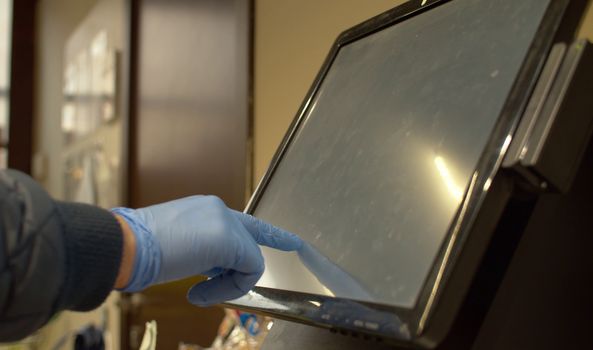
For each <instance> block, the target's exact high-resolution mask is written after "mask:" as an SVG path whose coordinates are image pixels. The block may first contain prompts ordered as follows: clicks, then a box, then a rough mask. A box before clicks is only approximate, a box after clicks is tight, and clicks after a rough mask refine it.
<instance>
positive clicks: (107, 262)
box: [57, 202, 123, 311]
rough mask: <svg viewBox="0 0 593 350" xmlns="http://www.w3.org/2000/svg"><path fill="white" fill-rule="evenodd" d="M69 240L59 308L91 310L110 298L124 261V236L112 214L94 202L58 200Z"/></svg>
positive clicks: (67, 241)
mask: <svg viewBox="0 0 593 350" xmlns="http://www.w3.org/2000/svg"><path fill="white" fill-rule="evenodd" d="M57 209H58V212H59V214H60V217H61V221H62V226H63V230H64V231H63V232H64V241H65V244H66V277H65V281H64V285H63V286H64V287H63V288H64V290H63V293H62V300H61V303H60V307H59V309H68V310H74V311H88V310H92V309H94V308H96V307H98V306H99V305H101V304H102V303H103V301H104V300H105V299H106V298H107V296H108V295H109V293H110V292H111V290H112V289H113V286H114V284H115V280H116V278H117V275H118V272H119V266H120V263H121V256H122V249H123V238H122V232H121V227H120V225H119V223H118V222H117V220H116V219H115V217H114V216H113V214H111V213H110V212H108V211H107V210H103V209H100V208H97V207H94V206H91V205H86V204H78V203H66V202H57Z"/></svg>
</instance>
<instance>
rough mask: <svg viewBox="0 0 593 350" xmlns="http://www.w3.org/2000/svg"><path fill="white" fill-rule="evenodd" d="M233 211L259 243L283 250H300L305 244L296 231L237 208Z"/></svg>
mask: <svg viewBox="0 0 593 350" xmlns="http://www.w3.org/2000/svg"><path fill="white" fill-rule="evenodd" d="M232 212H233V215H234V216H235V217H236V218H237V219H239V221H240V222H241V223H242V224H243V226H244V227H245V229H247V231H248V232H249V233H250V234H251V236H253V239H255V241H256V242H257V243H258V244H261V245H264V246H266V247H270V248H274V249H279V250H283V251H293V250H299V249H300V248H301V247H302V246H303V240H302V239H301V238H300V237H299V236H297V235H295V234H294V233H291V232H288V231H285V230H283V229H281V228H278V227H276V226H274V225H272V224H269V223H267V222H265V221H263V220H260V219H258V218H256V217H253V216H251V215H249V214H245V213H242V212H239V211H236V210H232Z"/></svg>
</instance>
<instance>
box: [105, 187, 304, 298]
mask: <svg viewBox="0 0 593 350" xmlns="http://www.w3.org/2000/svg"><path fill="white" fill-rule="evenodd" d="M112 211H113V212H114V213H115V214H117V215H119V216H121V217H122V218H123V219H124V220H126V222H127V223H128V225H129V226H130V228H131V229H132V231H133V232H134V235H135V237H136V242H137V243H136V256H135V259H134V270H133V272H132V277H131V278H130V281H129V283H128V286H127V287H126V288H125V289H124V291H130V292H132V291H139V290H142V289H144V288H146V287H148V286H150V285H152V284H158V283H164V282H168V281H173V280H178V279H181V278H185V277H189V276H195V275H206V276H208V277H210V278H209V279H208V280H207V281H204V282H201V283H198V284H196V285H195V286H193V287H192V288H191V289H190V290H189V292H188V299H189V301H190V302H191V303H193V304H196V305H200V306H207V305H212V304H217V303H220V302H223V301H226V300H231V299H235V298H238V297H240V296H242V295H244V294H245V293H247V292H248V291H249V290H250V289H252V288H253V286H254V285H255V283H256V282H257V281H258V280H259V278H260V277H261V275H262V274H263V272H264V259H263V256H262V254H261V250H260V248H259V246H258V244H261V245H265V246H268V247H272V248H276V249H280V250H284V251H291V250H298V249H299V248H300V247H301V246H302V241H301V239H300V238H299V237H298V236H296V235H294V234H292V233H289V232H286V231H284V230H281V229H279V228H277V227H274V226H272V225H270V224H268V223H265V222H263V221H261V220H259V219H257V218H254V217H253V216H251V215H247V214H244V213H241V212H238V211H234V210H231V209H229V208H227V207H226V205H225V204H224V203H223V202H222V200H220V199H219V198H218V197H215V196H193V197H187V198H183V199H178V200H175V201H171V202H167V203H163V204H158V205H154V206H150V207H146V208H142V209H136V210H134V209H129V208H115V209H113V210H112Z"/></svg>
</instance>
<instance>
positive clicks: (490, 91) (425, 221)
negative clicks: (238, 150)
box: [253, 0, 549, 308]
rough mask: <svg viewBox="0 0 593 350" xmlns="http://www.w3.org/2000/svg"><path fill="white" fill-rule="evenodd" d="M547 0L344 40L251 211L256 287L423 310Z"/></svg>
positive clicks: (465, 0) (429, 16) (443, 13)
mask: <svg viewBox="0 0 593 350" xmlns="http://www.w3.org/2000/svg"><path fill="white" fill-rule="evenodd" d="M548 4H549V0H521V1H516V0H454V1H449V2H446V3H444V4H442V5H439V6H438V7H436V8H434V9H432V10H429V11H426V12H425V13H421V14H419V15H417V16H414V17H412V18H410V19H408V20H404V21H402V22H400V23H397V24H395V25H392V26H390V27H387V28H384V29H382V30H380V31H378V32H375V33H373V34H370V35H367V36H365V37H363V38H360V39H358V40H355V41H353V42H350V43H348V44H346V45H344V46H342V47H341V48H340V49H339V51H338V53H337V55H336V56H335V58H334V60H333V62H332V63H331V65H330V67H329V70H328V71H327V73H326V75H325V76H324V77H323V79H322V81H321V82H320V85H319V88H318V90H317V92H316V94H315V95H314V96H312V98H311V100H310V101H309V103H308V106H307V109H306V111H305V113H304V114H303V119H302V121H301V123H300V124H299V126H298V129H296V130H295V133H294V135H293V136H292V138H291V139H290V141H289V143H288V145H287V148H286V150H285V152H284V153H283V154H282V156H281V158H280V160H279V162H278V164H277V167H276V168H275V170H274V172H273V174H272V176H271V177H270V179H269V182H268V183H267V184H266V185H265V187H264V188H263V192H262V194H261V197H260V198H259V201H258V202H257V205H256V207H255V209H254V211H253V214H254V215H255V216H257V217H260V218H262V219H264V220H267V221H269V222H271V223H273V224H275V225H277V226H280V227H282V228H284V229H286V230H289V231H292V232H294V233H296V234H298V235H299V236H301V237H302V238H303V239H304V240H305V241H306V242H307V243H306V245H305V247H304V248H303V249H302V250H301V251H299V252H288V253H287V252H279V251H275V250H272V249H267V248H263V252H264V258H265V260H266V271H265V273H264V275H263V277H262V278H261V280H260V281H259V283H258V284H257V285H258V286H260V287H268V288H275V289H281V290H288V291H295V292H304V293H311V294H319V295H326V296H335V297H339V298H346V299H353V300H359V301H368V302H374V303H381V304H388V305H395V306H400V307H404V308H412V307H414V306H415V304H416V302H417V300H418V296H419V294H420V292H421V290H422V288H423V285H424V282H425V281H426V278H427V276H428V274H429V272H430V269H431V267H432V266H433V264H434V260H435V257H436V256H437V253H438V252H439V249H440V248H441V246H442V244H443V241H444V239H445V237H446V235H447V233H448V232H449V228H450V225H451V222H452V220H453V219H454V217H455V215H456V213H457V211H458V209H459V207H460V203H461V201H462V199H463V196H464V193H465V191H466V189H467V187H468V183H469V181H470V179H471V177H472V175H473V173H474V172H475V171H476V164H477V162H478V159H479V158H480V156H481V154H482V153H483V152H484V148H485V145H486V143H487V141H488V139H489V136H490V134H491V132H492V130H493V127H494V125H495V123H496V121H497V119H498V118H499V116H500V113H501V110H502V108H503V105H504V103H505V101H506V100H507V97H508V95H509V92H510V89H511V87H512V85H513V82H514V80H515V78H516V75H517V73H518V72H519V70H520V68H521V65H522V62H523V60H524V58H525V55H526V53H527V51H528V49H529V46H530V44H531V42H532V40H533V38H534V35H535V33H536V30H537V28H538V26H539V24H540V21H541V19H542V17H543V15H544V12H545V10H546V8H547V6H548Z"/></svg>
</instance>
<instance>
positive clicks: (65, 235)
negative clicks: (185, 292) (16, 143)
mask: <svg viewBox="0 0 593 350" xmlns="http://www.w3.org/2000/svg"><path fill="white" fill-rule="evenodd" d="M122 237H123V236H122V230H121V228H120V225H119V224H118V221H117V220H116V219H115V218H114V216H113V215H111V214H110V213H109V212H108V211H105V210H102V209H99V208H96V207H93V206H89V205H84V204H74V203H65V202H59V201H54V200H52V199H51V198H50V197H49V196H48V195H47V194H46V193H45V191H44V190H43V189H42V188H41V187H40V186H39V185H37V184H36V183H35V182H34V181H33V180H32V179H31V178H29V177H28V176H26V175H24V174H22V173H19V172H16V171H10V170H8V171H0V264H1V265H0V341H13V340H18V339H21V338H23V337H25V336H27V335H28V334H30V333H32V332H33V331H35V330H36V329H38V328H40V327H41V326H42V325H44V324H45V323H46V322H47V321H48V320H49V319H50V318H51V316H52V315H53V314H55V313H56V312H59V311H61V310H66V309H69V310H76V311H86V310H91V309H93V308H95V307H97V306H99V305H100V304H101V303H102V302H103V300H104V299H105V298H106V297H107V295H108V294H109V292H110V291H111V290H112V288H113V286H114V285H115V282H116V277H117V276H118V275H121V276H122V277H121V278H122V281H123V280H124V279H125V269H121V270H122V273H121V274H120V262H121V261H122V259H121V258H122V246H123V242H125V239H123V238H122ZM124 260H125V258H124ZM120 282H121V281H120ZM122 283H123V282H122Z"/></svg>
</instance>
